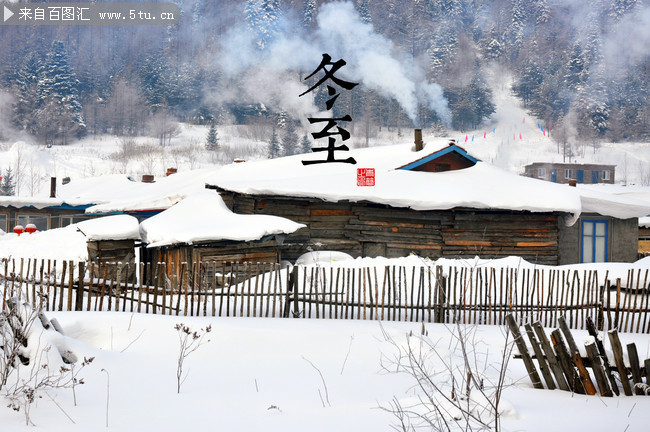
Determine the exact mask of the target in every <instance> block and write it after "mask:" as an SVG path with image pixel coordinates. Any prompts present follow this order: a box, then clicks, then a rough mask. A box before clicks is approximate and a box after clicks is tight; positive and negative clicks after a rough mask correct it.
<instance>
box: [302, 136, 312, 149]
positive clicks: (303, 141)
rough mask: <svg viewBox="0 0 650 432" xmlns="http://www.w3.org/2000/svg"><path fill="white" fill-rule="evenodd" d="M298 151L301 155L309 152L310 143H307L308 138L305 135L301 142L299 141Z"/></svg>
mask: <svg viewBox="0 0 650 432" xmlns="http://www.w3.org/2000/svg"><path fill="white" fill-rule="evenodd" d="M300 150H301V151H302V153H309V152H311V142H310V141H309V137H308V136H307V135H303V136H302V140H301V141H300Z"/></svg>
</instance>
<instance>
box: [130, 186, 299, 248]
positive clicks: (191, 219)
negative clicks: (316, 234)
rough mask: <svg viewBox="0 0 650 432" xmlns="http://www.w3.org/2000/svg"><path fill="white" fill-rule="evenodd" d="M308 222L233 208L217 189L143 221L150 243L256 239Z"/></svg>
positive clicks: (185, 200) (201, 193) (148, 242)
mask: <svg viewBox="0 0 650 432" xmlns="http://www.w3.org/2000/svg"><path fill="white" fill-rule="evenodd" d="M304 226H305V225H303V224H299V223H295V222H293V221H291V220H289V219H285V218H282V217H278V216H267V215H239V214H235V213H233V212H231V211H230V209H229V208H228V207H226V204H225V203H224V202H223V200H222V199H221V197H220V196H219V195H218V194H217V193H216V192H215V191H208V190H205V189H204V190H203V191H202V192H199V193H197V194H194V195H192V196H190V197H188V198H185V199H184V200H182V201H180V202H179V203H177V204H176V205H174V206H173V207H171V208H169V209H167V210H165V211H164V212H162V213H159V214H157V215H155V216H153V217H151V218H149V219H147V220H145V221H144V222H142V223H141V224H140V233H141V236H142V241H144V242H145V243H147V244H148V247H157V246H167V245H171V244H193V243H198V242H206V241H221V240H234V241H253V240H260V239H262V238H263V237H266V236H269V235H273V234H290V233H292V232H295V231H297V230H298V229H300V228H302V227H304Z"/></svg>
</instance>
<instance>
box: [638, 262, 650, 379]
mask: <svg viewBox="0 0 650 432" xmlns="http://www.w3.org/2000/svg"><path fill="white" fill-rule="evenodd" d="M642 288H643V291H642V292H643V293H644V295H643V296H642V297H641V305H640V307H641V309H642V310H643V326H642V327H641V317H640V316H639V322H638V323H637V326H636V332H637V333H639V332H646V333H647V331H648V330H646V329H647V327H646V322H647V320H648V312H649V311H650V308H648V300H649V299H650V287H648V269H646V271H645V277H644V278H643V287H642ZM644 300H645V305H643V301H644ZM647 381H650V379H648V380H647ZM648 384H650V382H648Z"/></svg>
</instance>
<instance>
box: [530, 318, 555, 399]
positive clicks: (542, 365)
mask: <svg viewBox="0 0 650 432" xmlns="http://www.w3.org/2000/svg"><path fill="white" fill-rule="evenodd" d="M524 328H525V329H526V335H527V336H528V340H529V341H530V344H531V346H532V347H533V352H534V353H535V357H536V358H537V363H538V364H539V369H540V371H541V372H542V377H544V381H545V382H546V387H547V388H549V389H550V390H555V388H556V387H555V382H553V377H552V376H551V371H550V368H549V365H548V362H547V361H546V358H545V357H544V352H543V351H542V348H541V346H540V343H539V342H538V341H537V338H536V337H535V334H534V333H533V327H532V326H531V325H530V324H526V325H524Z"/></svg>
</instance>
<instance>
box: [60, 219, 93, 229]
mask: <svg viewBox="0 0 650 432" xmlns="http://www.w3.org/2000/svg"><path fill="white" fill-rule="evenodd" d="M87 219H88V218H87V217H85V216H61V228H63V227H67V226H68V225H72V224H76V223H78V222H83V221H85V220H87Z"/></svg>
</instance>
